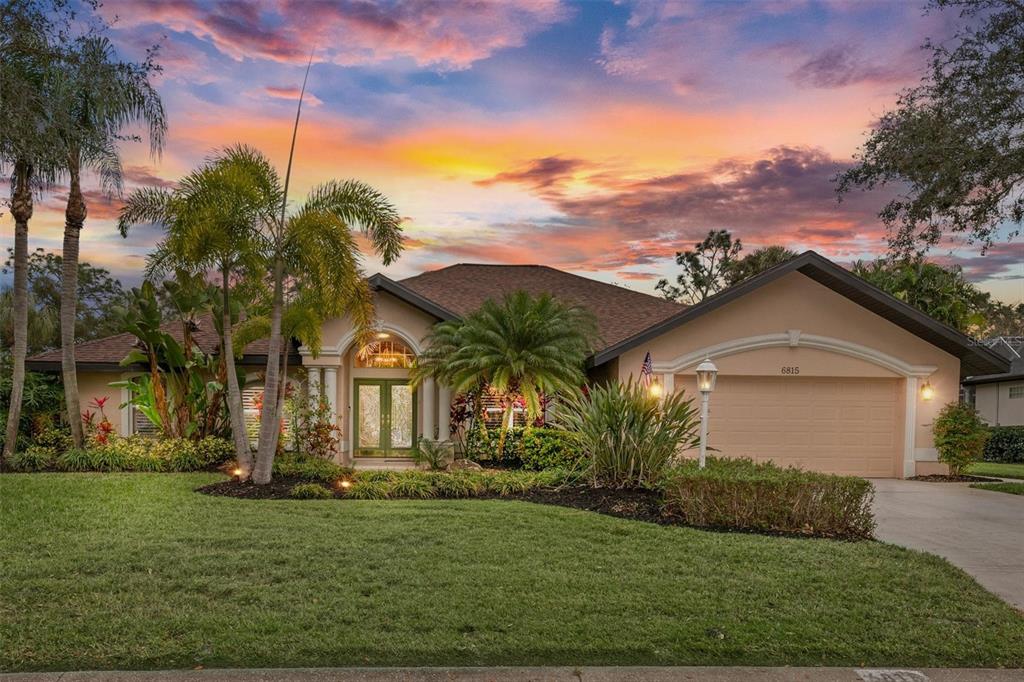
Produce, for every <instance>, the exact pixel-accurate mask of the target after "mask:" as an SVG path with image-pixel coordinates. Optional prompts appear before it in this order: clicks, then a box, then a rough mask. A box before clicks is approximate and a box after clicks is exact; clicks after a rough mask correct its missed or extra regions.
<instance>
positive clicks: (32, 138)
mask: <svg viewBox="0 0 1024 682" xmlns="http://www.w3.org/2000/svg"><path fill="white" fill-rule="evenodd" d="M64 18H66V17H63V15H62V14H61V13H60V12H58V16H57V17H51V16H49V15H48V14H47V13H46V12H44V11H43V9H42V8H41V7H39V6H38V5H36V4H32V3H28V2H18V1H16V2H12V3H10V4H9V5H8V6H7V7H5V11H4V12H2V13H0V167H3V166H7V165H8V164H9V165H10V166H12V167H13V172H12V173H11V182H10V184H11V199H10V202H9V206H10V210H11V216H12V217H13V218H14V259H13V266H14V267H13V270H14V278H13V279H14V282H13V288H12V291H11V297H12V301H11V318H12V319H11V323H12V328H13V329H12V336H13V343H12V365H13V368H12V369H13V371H12V377H11V379H12V381H11V396H10V401H9V406H8V413H7V424H6V430H5V432H4V449H3V457H4V458H10V457H12V456H13V455H14V452H15V448H16V445H17V435H18V424H19V421H20V419H21V403H22V393H23V390H24V386H25V357H26V355H27V353H28V326H29V302H28V267H29V266H28V222H29V220H30V219H31V218H32V212H33V202H32V192H33V190H34V189H38V188H41V187H45V186H46V185H47V184H48V183H49V182H52V180H53V179H54V170H55V167H56V164H55V163H54V156H53V153H52V141H51V140H50V135H49V133H50V130H49V125H48V120H47V119H48V116H47V113H48V112H47V103H48V99H47V95H48V93H47V84H48V78H49V76H50V75H52V73H53V68H54V63H55V61H56V59H57V50H56V49H55V48H54V46H53V42H54V39H55V34H57V33H58V32H59V30H60V29H59V27H60V26H62V25H63V23H62V20H63V19H64ZM0 461H2V458H0Z"/></svg>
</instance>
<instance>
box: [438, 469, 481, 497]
mask: <svg viewBox="0 0 1024 682" xmlns="http://www.w3.org/2000/svg"><path fill="white" fill-rule="evenodd" d="M482 478H483V477H482V476H481V475H480V474H476V473H472V472H468V471H455V472H452V473H450V474H433V481H432V482H433V485H434V491H435V492H436V494H437V496H438V497H476V496H477V495H479V494H480V493H482V492H483V490H484V485H483V480H482Z"/></svg>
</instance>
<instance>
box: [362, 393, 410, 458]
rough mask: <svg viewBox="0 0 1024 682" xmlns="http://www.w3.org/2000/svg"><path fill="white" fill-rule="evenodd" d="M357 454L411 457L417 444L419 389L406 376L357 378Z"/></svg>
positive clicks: (364, 455) (363, 455)
mask: <svg viewBox="0 0 1024 682" xmlns="http://www.w3.org/2000/svg"><path fill="white" fill-rule="evenodd" d="M354 393H355V394H354V396H353V399H354V400H353V402H354V404H353V409H354V410H355V414H356V419H355V434H354V435H355V439H354V442H355V456H356V457H409V456H410V455H411V454H412V448H413V445H415V440H414V439H415V435H414V434H415V433H416V416H417V415H416V392H415V391H414V390H412V387H411V386H409V381H408V380H407V379H356V380H355V392H354Z"/></svg>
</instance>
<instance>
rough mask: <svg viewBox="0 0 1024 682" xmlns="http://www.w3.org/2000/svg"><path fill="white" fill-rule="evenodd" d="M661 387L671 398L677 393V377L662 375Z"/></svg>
mask: <svg viewBox="0 0 1024 682" xmlns="http://www.w3.org/2000/svg"><path fill="white" fill-rule="evenodd" d="M661 386H662V388H664V389H665V395H666V396H670V395H672V394H673V393H675V392H676V375H675V374H662V375H661Z"/></svg>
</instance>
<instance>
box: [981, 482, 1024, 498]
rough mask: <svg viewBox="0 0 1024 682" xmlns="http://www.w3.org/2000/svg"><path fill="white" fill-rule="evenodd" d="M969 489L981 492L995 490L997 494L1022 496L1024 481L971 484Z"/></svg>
mask: <svg viewBox="0 0 1024 682" xmlns="http://www.w3.org/2000/svg"><path fill="white" fill-rule="evenodd" d="M971 487H972V488H981V489H982V490H995V491H996V492H997V493H1010V494H1011V495H1024V481H1021V482H1015V483H972V484H971Z"/></svg>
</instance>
